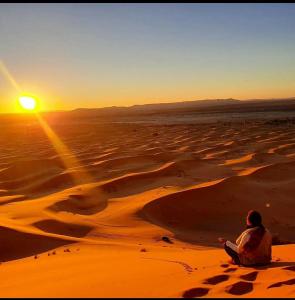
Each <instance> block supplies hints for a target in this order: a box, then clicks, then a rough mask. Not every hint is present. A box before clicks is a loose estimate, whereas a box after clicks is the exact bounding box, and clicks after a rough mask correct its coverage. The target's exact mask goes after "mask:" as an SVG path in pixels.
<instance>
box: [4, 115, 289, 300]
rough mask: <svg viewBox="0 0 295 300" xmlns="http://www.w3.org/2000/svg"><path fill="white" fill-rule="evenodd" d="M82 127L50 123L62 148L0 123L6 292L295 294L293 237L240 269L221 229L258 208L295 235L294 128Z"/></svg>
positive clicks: (235, 225) (279, 230)
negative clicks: (268, 261) (263, 263)
mask: <svg viewBox="0 0 295 300" xmlns="http://www.w3.org/2000/svg"><path fill="white" fill-rule="evenodd" d="M27 122H29V121H27ZM76 122H78V123H76V125H79V126H73V125H72V124H70V123H69V124H67V123H64V124H59V123H58V122H57V123H54V124H52V128H53V130H54V131H55V132H56V134H57V135H58V136H59V137H60V138H61V139H62V140H63V142H64V143H65V144H66V145H67V146H68V148H69V149H70V151H71V153H64V154H60V153H56V152H55V151H54V148H53V147H52V144H51V142H50V141H49V140H48V138H47V137H46V135H44V133H43V132H42V130H41V128H40V127H39V126H38V123H35V122H33V121H32V123H29V124H30V125H29V126H27V127H26V128H29V129H28V130H29V131H26V132H27V133H25V132H24V130H23V128H22V126H23V124H17V125H15V126H9V124H6V127H7V128H6V129H5V130H3V131H2V132H0V140H1V141H6V143H4V142H2V144H0V222H1V224H0V225H1V228H0V231H1V234H0V242H1V249H0V260H1V262H3V263H2V264H1V266H0V267H1V270H2V273H1V274H2V277H3V280H1V281H0V282H1V283H0V288H1V291H2V295H3V296H8V297H15V296H33V297H35V296H37V297H38V296H46V297H51V296H53V297H55V296H56V295H58V296H65V297H68V296H70V297H77V296H82V297H85V296H89V297H154V296H159V297H184V296H186V297H218V296H220V297H232V296H243V297H244V296H246V297H248V296H249V297H253V296H258V297H267V296H270V295H273V296H275V297H276V296H282V295H283V296H286V297H292V296H294V288H293V285H294V282H293V277H294V264H295V262H294V259H293V256H292V253H293V252H294V246H293V245H292V244H288V245H287V244H286V245H280V246H278V245H276V246H274V247H273V263H272V265H270V266H269V267H267V268H264V269H254V268H244V267H242V268H237V267H235V266H230V265H226V264H227V259H228V258H227V256H226V254H225V253H224V251H223V250H222V249H220V245H219V244H218V243H217V241H216V238H217V237H219V236H221V235H222V236H225V237H227V238H229V239H235V238H236V237H237V235H238V234H239V233H240V231H241V230H243V229H244V226H245V224H244V217H245V214H246V213H247V211H248V210H249V209H257V210H259V211H261V212H262V214H263V216H264V220H265V225H266V226H267V227H268V228H269V229H270V230H271V232H272V233H273V235H274V243H276V244H280V243H286V242H293V243H294V228H295V223H294V216H293V206H294V199H293V198H294V194H295V175H294V174H295V173H294V168H295V160H294V158H295V147H294V137H293V136H294V133H295V127H292V126H290V125H288V126H287V125H280V126H276V125H270V124H265V123H264V122H263V121H252V122H250V121H249V122H246V123H245V122H241V123H239V122H236V123H221V122H219V123H214V124H187V125H183V124H182V125H164V124H163V125H147V124H116V123H109V124H100V123H95V122H92V123H91V122H89V123H87V122H85V120H84V121H83V122H81V124H79V121H78V120H76ZM27 125H28V124H27ZM286 126H287V127H286ZM28 132H30V134H28ZM10 135H12V136H14V137H15V139H7V137H8V136H10ZM20 144H21V147H20ZM65 158H75V159H77V162H78V165H77V164H76V165H73V166H71V165H69V164H65V163H64V162H63V159H65ZM85 174H87V180H86V179H85V178H83V176H84V175H85ZM79 179H81V180H79ZM84 179H85V180H84ZM163 237H166V238H164V239H163ZM60 270H62V272H61V271H60ZM24 274H25V276H24ZM57 274H59V275H58V276H57ZM4 279H5V280H4Z"/></svg>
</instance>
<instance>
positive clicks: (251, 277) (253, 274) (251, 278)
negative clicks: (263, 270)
mask: <svg viewBox="0 0 295 300" xmlns="http://www.w3.org/2000/svg"><path fill="white" fill-rule="evenodd" d="M257 275H258V272H257V271H254V272H251V273H248V274H245V275H241V276H240V278H241V279H244V280H247V281H255V280H256V277H257Z"/></svg>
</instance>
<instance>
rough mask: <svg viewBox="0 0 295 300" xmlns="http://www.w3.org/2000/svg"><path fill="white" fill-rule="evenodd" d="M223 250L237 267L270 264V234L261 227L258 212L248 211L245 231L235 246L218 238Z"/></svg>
mask: <svg viewBox="0 0 295 300" xmlns="http://www.w3.org/2000/svg"><path fill="white" fill-rule="evenodd" d="M218 240H219V242H221V243H222V244H223V245H224V250H225V251H226V253H227V254H228V255H229V256H230V257H231V258H232V263H234V264H237V265H244V266H249V265H265V264H269V263H270V262H271V245H272V236H271V233H270V232H269V231H268V229H266V228H265V227H264V226H263V225H262V218H261V215H260V213H259V212H257V211H255V210H250V211H249V212H248V215H247V229H246V230H245V231H244V232H242V234H241V235H240V236H239V237H238V238H237V240H236V244H234V243H232V242H230V241H228V240H226V239H224V238H219V239H218Z"/></svg>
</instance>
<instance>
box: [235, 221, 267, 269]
mask: <svg viewBox="0 0 295 300" xmlns="http://www.w3.org/2000/svg"><path fill="white" fill-rule="evenodd" d="M256 230H257V227H255V228H250V229H247V230H245V231H244V232H243V233H242V234H241V235H240V237H239V238H238V239H237V241H236V244H237V246H238V251H237V252H238V255H239V258H240V262H241V264H242V265H260V264H261V265H264V264H268V263H270V262H271V246H272V235H271V233H270V232H269V230H268V229H265V232H264V234H263V237H262V238H261V240H260V242H259V244H258V245H257V247H256V248H255V249H247V243H249V241H250V239H251V235H253V234H255V231H256Z"/></svg>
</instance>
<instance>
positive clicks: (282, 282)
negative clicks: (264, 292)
mask: <svg viewBox="0 0 295 300" xmlns="http://www.w3.org/2000/svg"><path fill="white" fill-rule="evenodd" d="M293 284H295V278H293V279H289V280H285V281H280V282H276V283H274V284H271V285H270V286H269V287H268V289H271V288H274V287H280V286H282V285H293Z"/></svg>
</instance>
